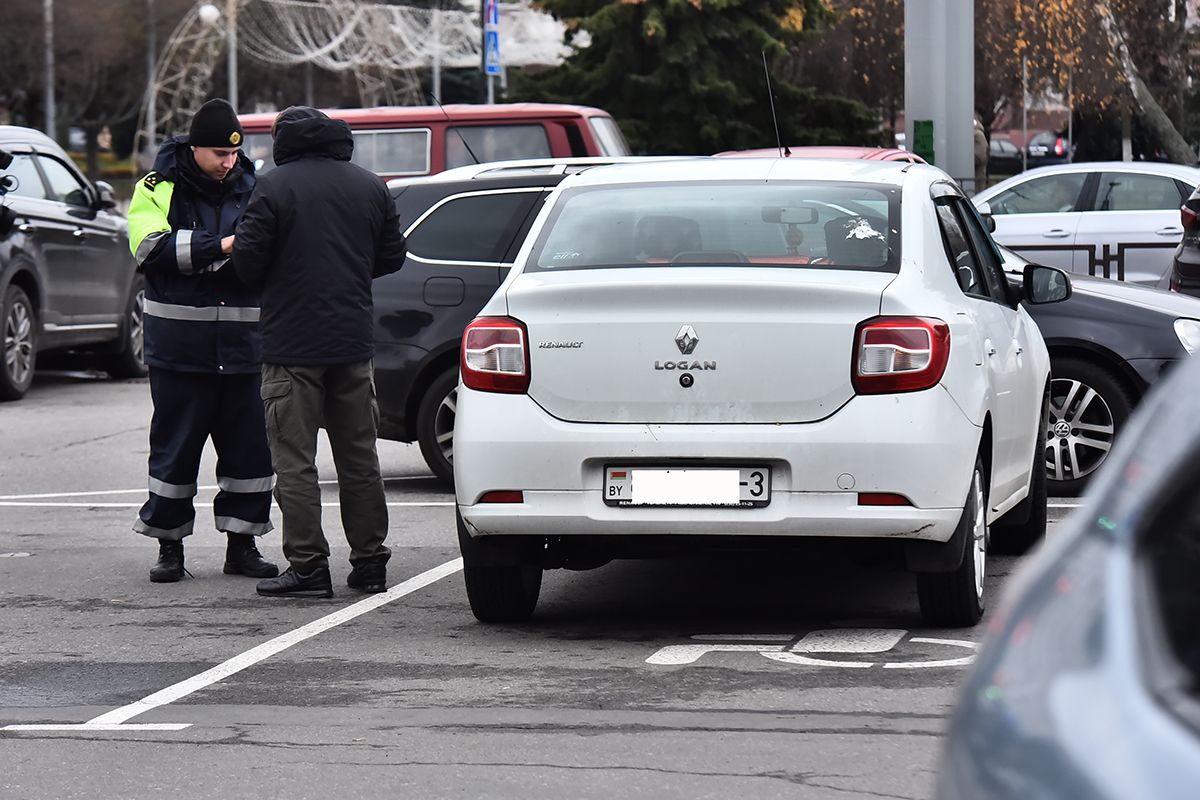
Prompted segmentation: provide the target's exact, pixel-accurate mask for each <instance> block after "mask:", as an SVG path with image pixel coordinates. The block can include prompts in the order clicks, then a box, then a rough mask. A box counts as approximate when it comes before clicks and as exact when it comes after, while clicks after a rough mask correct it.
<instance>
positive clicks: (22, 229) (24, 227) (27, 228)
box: [17, 222, 37, 233]
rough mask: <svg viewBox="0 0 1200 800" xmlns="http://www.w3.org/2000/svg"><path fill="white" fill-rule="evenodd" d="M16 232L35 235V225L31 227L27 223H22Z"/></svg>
mask: <svg viewBox="0 0 1200 800" xmlns="http://www.w3.org/2000/svg"><path fill="white" fill-rule="evenodd" d="M17 230H19V231H20V232H21V233H37V225H31V224H30V223H28V222H22V223H21V224H20V225H18V226H17Z"/></svg>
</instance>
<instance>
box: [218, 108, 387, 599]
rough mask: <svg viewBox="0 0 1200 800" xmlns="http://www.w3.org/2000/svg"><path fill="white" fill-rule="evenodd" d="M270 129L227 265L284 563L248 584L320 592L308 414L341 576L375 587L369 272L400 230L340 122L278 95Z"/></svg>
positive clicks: (376, 496)
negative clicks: (268, 156)
mask: <svg viewBox="0 0 1200 800" xmlns="http://www.w3.org/2000/svg"><path fill="white" fill-rule="evenodd" d="M272 135H273V136H274V139H275V143H274V157H275V164H276V167H275V168H274V169H272V170H271V171H270V172H267V173H266V174H264V175H263V176H262V178H260V179H259V182H258V186H257V187H256V188H255V191H254V194H253V196H252V197H251V199H250V204H249V206H248V207H247V209H246V213H245V215H244V216H243V217H242V220H241V222H240V223H239V225H238V228H237V247H236V248H235V249H234V251H233V266H234V269H235V270H236V271H237V274H238V276H239V277H241V279H242V280H243V281H245V282H246V284H247V285H249V286H251V287H255V288H258V287H261V289H262V325H263V383H262V399H263V404H264V406H265V409H266V415H267V436H268V439H269V440H270V443H271V456H272V460H273V462H274V466H275V473H276V475H277V476H278V477H277V483H276V486H275V499H276V501H277V502H278V503H279V508H280V510H281V512H282V515H283V552H284V556H285V557H286V558H287V560H288V563H289V564H290V565H291V566H290V567H289V568H288V569H287V570H286V571H285V572H284V573H283V574H282V575H280V576H279V577H278V578H272V579H268V580H263V581H259V583H258V593H259V594H262V595H267V596H281V597H331V596H332V595H333V584H332V581H331V578H330V574H329V542H328V541H327V540H326V538H325V534H324V532H323V531H322V529H321V491H320V487H319V486H318V483H317V471H316V467H315V462H316V451H317V431H318V429H319V428H321V427H324V428H325V429H326V432H327V433H328V435H329V442H330V445H331V447H332V450H333V458H334V464H335V465H336V467H337V475H338V488H339V494H340V500H341V514H342V525H343V527H344V528H345V531H346V540H347V541H348V542H349V543H350V549H351V552H350V563H351V566H352V569H351V571H350V577H349V578H348V579H347V583H348V584H349V585H350V586H351V587H352V588H356V589H361V590H363V591H367V592H382V591H383V590H384V589H385V588H386V580H387V572H386V566H385V565H386V564H387V560H388V557H389V556H390V551H389V550H388V548H387V547H386V546H385V545H384V539H385V538H386V537H387V527H388V518H387V503H386V501H385V498H384V492H383V480H382V478H381V476H380V472H379V457H378V454H377V453H376V450H375V439H376V434H377V428H378V424H379V407H378V405H377V403H376V401H375V384H374V374H373V366H372V358H373V357H374V352H375V343H374V331H373V328H374V314H373V306H372V298H371V281H372V280H373V279H374V278H378V277H381V276H383V275H387V274H389V273H392V272H395V271H397V270H398V269H400V267H401V266H402V265H403V264H404V253H405V244H404V236H403V235H402V234H401V232H400V226H399V221H398V219H397V217H396V209H395V205H394V203H393V201H392V198H391V197H390V195H389V194H388V191H387V188H386V187H385V186H384V183H383V181H382V180H381V179H380V178H379V177H378V176H377V175H375V174H374V173H372V172H368V171H367V170H365V169H363V168H361V167H359V166H357V165H355V164H351V163H350V156H351V154H352V153H353V151H354V140H353V138H352V136H351V134H350V128H349V126H348V125H347V124H346V123H345V122H343V121H341V120H332V119H330V118H329V117H327V116H326V115H325V114H323V113H321V112H320V111H317V110H316V109H313V108H307V107H292V108H289V109H287V110H285V111H283V112H282V113H280V114H279V116H278V117H276V119H275V124H274V126H273V127H272Z"/></svg>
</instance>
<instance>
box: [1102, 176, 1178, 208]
mask: <svg viewBox="0 0 1200 800" xmlns="http://www.w3.org/2000/svg"><path fill="white" fill-rule="evenodd" d="M1179 203H1180V199H1179V188H1178V187H1177V186H1176V185H1175V180H1174V179H1173V178H1168V177H1165V176H1162V175H1141V174H1138V173H1136V172H1101V173H1100V183H1099V184H1098V185H1097V187H1096V202H1095V205H1094V206H1093V208H1092V210H1093V211H1167V210H1170V211H1174V210H1175V209H1177V208H1179Z"/></svg>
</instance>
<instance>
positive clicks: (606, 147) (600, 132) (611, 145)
mask: <svg viewBox="0 0 1200 800" xmlns="http://www.w3.org/2000/svg"><path fill="white" fill-rule="evenodd" d="M588 125H589V126H590V127H591V129H592V134H593V135H594V136H595V137H596V141H598V142H599V143H600V153H601V154H602V155H606V156H627V155H629V145H628V144H626V142H625V136H624V135H623V134H622V133H621V129H620V128H618V127H617V123H616V121H615V120H613V118H612V117H588Z"/></svg>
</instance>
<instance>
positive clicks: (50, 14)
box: [42, 0, 58, 140]
mask: <svg viewBox="0 0 1200 800" xmlns="http://www.w3.org/2000/svg"><path fill="white" fill-rule="evenodd" d="M42 18H43V20H44V21H45V26H46V135H47V136H49V137H50V138H51V139H55V140H57V139H58V135H57V129H58V119H57V109H56V108H55V99H54V0H44V2H43V4H42Z"/></svg>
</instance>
